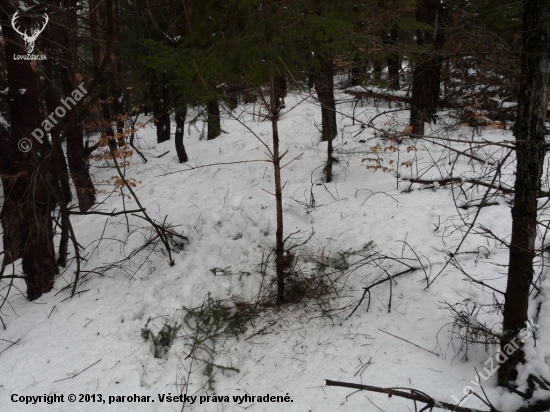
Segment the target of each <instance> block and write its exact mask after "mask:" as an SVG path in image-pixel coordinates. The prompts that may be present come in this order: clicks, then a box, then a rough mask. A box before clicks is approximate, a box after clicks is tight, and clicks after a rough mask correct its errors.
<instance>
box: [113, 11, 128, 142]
mask: <svg viewBox="0 0 550 412" xmlns="http://www.w3.org/2000/svg"><path fill="white" fill-rule="evenodd" d="M118 11H119V7H118V0H115V2H114V19H113V29H114V31H115V36H114V45H113V47H114V56H112V59H113V63H114V64H113V70H112V71H111V77H110V79H111V91H112V92H113V111H114V114H115V116H114V117H115V122H116V136H115V137H116V141H117V144H118V146H124V140H125V136H124V118H125V115H124V102H125V90H124V64H123V62H122V52H121V50H120V25H119V12H118Z"/></svg>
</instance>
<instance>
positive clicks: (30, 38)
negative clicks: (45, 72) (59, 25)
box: [11, 11, 50, 54]
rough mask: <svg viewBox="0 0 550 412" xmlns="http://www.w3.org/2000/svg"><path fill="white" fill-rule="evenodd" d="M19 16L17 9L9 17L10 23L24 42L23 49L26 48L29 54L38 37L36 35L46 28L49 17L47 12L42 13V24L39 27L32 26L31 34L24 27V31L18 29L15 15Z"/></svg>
mask: <svg viewBox="0 0 550 412" xmlns="http://www.w3.org/2000/svg"><path fill="white" fill-rule="evenodd" d="M18 16H19V11H16V12H15V14H14V15H13V17H12V18H11V25H12V27H13V29H14V30H15V31H16V32H17V33H19V34H20V35H21V38H22V39H23V41H24V42H25V49H26V50H27V54H31V53H32V51H33V50H34V42H35V41H36V39H37V38H38V35H39V34H40V33H42V32H43V31H44V29H45V28H46V25H47V24H48V21H50V18H49V17H48V15H47V14H45V13H44V24H43V26H42V27H41V28H34V29H31V35H28V34H27V29H25V31H24V32H22V31H21V30H20V28H19V27H17V26H18V24H17V17H18Z"/></svg>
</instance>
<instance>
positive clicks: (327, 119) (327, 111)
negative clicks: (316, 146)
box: [313, 59, 338, 182]
mask: <svg viewBox="0 0 550 412" xmlns="http://www.w3.org/2000/svg"><path fill="white" fill-rule="evenodd" d="M313 84H314V85H315V91H316V92H317V97H318V99H319V103H320V104H321V119H322V131H321V140H322V141H323V142H328V145H327V163H326V165H325V169H324V171H325V178H326V181H327V182H331V181H332V164H333V161H334V159H333V157H332V152H333V148H332V140H333V139H334V138H335V137H336V135H337V134H338V129H337V124H336V101H335V99H334V63H333V61H332V59H323V60H322V61H321V69H320V70H319V72H318V73H316V75H315V76H314V78H313Z"/></svg>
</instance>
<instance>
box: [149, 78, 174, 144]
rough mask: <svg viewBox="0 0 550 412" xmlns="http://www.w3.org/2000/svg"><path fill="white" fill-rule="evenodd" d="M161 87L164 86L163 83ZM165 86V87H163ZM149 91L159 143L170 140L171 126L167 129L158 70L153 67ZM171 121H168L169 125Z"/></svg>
mask: <svg viewBox="0 0 550 412" xmlns="http://www.w3.org/2000/svg"><path fill="white" fill-rule="evenodd" d="M161 87H163V86H162V85H161ZM163 88H164V87H163ZM149 92H150V93H151V100H152V101H153V116H154V118H155V125H156V127H157V143H162V142H166V141H167V140H170V127H168V129H166V121H165V116H164V102H163V101H162V100H163V99H162V96H161V93H162V92H161V90H159V82H158V76H157V72H156V71H155V70H153V69H150V70H149ZM169 125H170V123H168V126H169Z"/></svg>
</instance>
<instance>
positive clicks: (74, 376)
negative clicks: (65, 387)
mask: <svg viewBox="0 0 550 412" xmlns="http://www.w3.org/2000/svg"><path fill="white" fill-rule="evenodd" d="M99 362H101V359H100V360H98V361H95V362H94V363H92V364H91V365H90V366H88V367H87V368H85V369H82V370H81V371H80V372H78V373H71V374H70V375H71V376H69V377H68V378H63V379H58V380H56V381H53V383H56V382H61V381H66V380H67V379H72V378H76V377H77V376H78V375H80V374H81V373H82V372H84V371H87V370H88V369H90V368H91V367H92V366H94V365H96V364H98V363H99Z"/></svg>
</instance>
